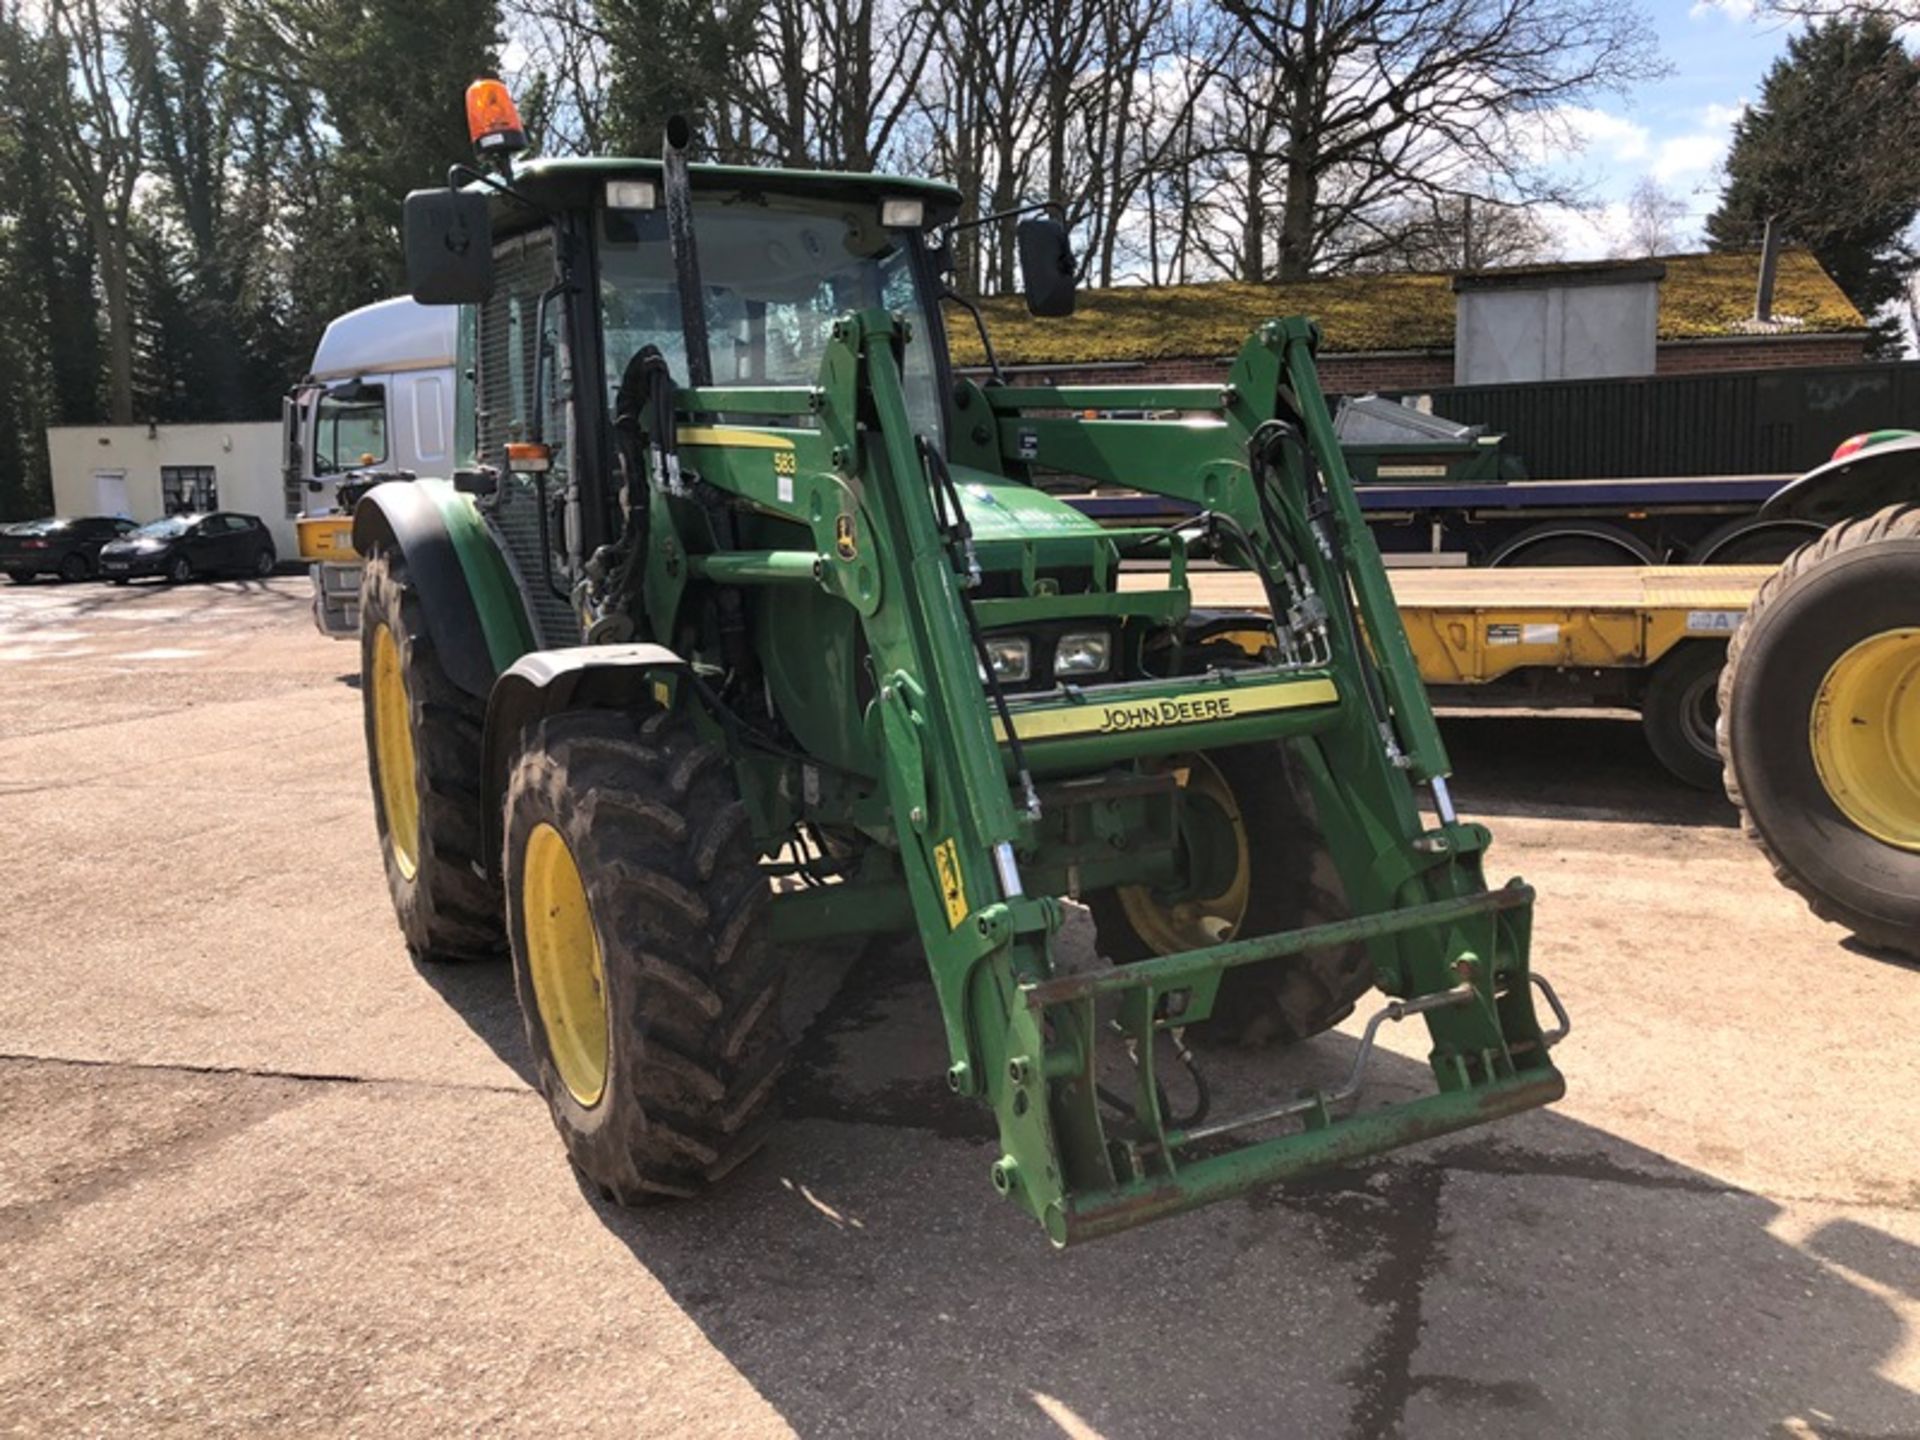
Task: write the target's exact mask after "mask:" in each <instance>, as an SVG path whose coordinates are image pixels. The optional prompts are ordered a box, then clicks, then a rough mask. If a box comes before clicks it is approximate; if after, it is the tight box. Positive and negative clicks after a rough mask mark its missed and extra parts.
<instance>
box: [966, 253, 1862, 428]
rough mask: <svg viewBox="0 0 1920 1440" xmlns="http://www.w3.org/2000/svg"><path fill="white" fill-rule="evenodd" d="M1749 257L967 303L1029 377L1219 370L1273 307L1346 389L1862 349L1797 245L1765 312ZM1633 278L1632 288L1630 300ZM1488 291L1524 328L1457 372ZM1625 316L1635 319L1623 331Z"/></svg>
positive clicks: (1196, 378) (1835, 356)
mask: <svg viewBox="0 0 1920 1440" xmlns="http://www.w3.org/2000/svg"><path fill="white" fill-rule="evenodd" d="M1759 270H1760V257H1759V254H1758V253H1757V252H1754V253H1713V254H1704V255H1672V256H1666V257H1663V258H1661V259H1659V260H1654V261H1634V262H1627V263H1621V262H1613V261H1601V262H1594V263H1583V264H1570V265H1533V266H1520V267H1513V268H1509V269H1502V270H1487V271H1476V272H1469V273H1465V274H1459V275H1455V274H1450V273H1436V274H1385V275H1343V276H1338V277H1335V278H1331V279H1324V280H1307V281H1301V282H1297V283H1293V284H1284V285H1282V284H1257V285H1256V284H1247V283H1244V282H1240V281H1218V282H1214V283H1209V284H1202V285H1173V286H1161V287H1158V288H1150V287H1147V286H1116V287H1114V288H1112V289H1106V290H1086V291H1082V292H1081V294H1080V299H1079V305H1078V308H1077V310H1076V312H1075V314H1074V315H1073V316H1072V317H1071V318H1069V319H1065V320H1036V319H1034V318H1033V317H1032V316H1030V315H1028V314H1027V312H1026V309H1025V307H1024V306H1023V305H1022V303H1021V301H1020V299H1019V297H1018V296H998V297H995V298H992V299H989V300H985V301H983V302H981V309H982V311H983V313H984V314H985V316H986V320H987V325H988V328H989V331H990V333H991V334H992V337H993V342H994V349H995V352H996V354H997V356H998V359H999V361H1000V364H1001V366H1002V368H1003V369H1005V370H1007V371H1008V372H1010V373H1011V374H1013V375H1014V376H1016V377H1017V378H1019V379H1021V380H1024V381H1028V382H1033V383H1052V384H1093V383H1106V384H1145V383H1156V382H1157V383H1181V382H1207V381H1216V380H1220V379H1222V378H1224V376H1225V374H1226V368H1227V365H1228V363H1229V361H1230V360H1231V357H1232V355H1233V353H1234V352H1235V351H1236V350H1237V349H1238V348H1239V346H1240V344H1241V342H1242V341H1244V340H1245V338H1246V337H1247V335H1248V334H1250V333H1251V332H1252V330H1253V329H1254V327H1255V326H1256V325H1258V324H1259V323H1260V322H1261V321H1263V320H1267V319H1270V318H1272V317H1274V316H1276V315H1289V314H1305V315H1310V316H1312V317H1313V318H1314V319H1316V320H1318V321H1319V322H1320V326H1321V330H1322V334H1323V336H1324V339H1323V342H1322V348H1321V352H1320V374H1321V380H1322V383H1323V384H1324V386H1325V387H1326V389H1327V390H1328V391H1329V392H1330V393H1333V394H1346V395H1353V394H1361V393H1364V392H1367V391H1376V390H1379V391H1405V390H1422V389H1429V388H1435V387H1441V386H1450V385H1454V384H1460V383H1478V382H1480V381H1483V380H1490V379H1496V378H1497V379H1500V380H1507V381H1512V380H1547V379H1561V378H1569V377H1572V376H1576V375H1632V374H1646V373H1654V374H1660V375H1667V374H1680V373H1689V372H1692V373H1698V372H1705V371H1725V370H1756V369H1774V368H1786V367H1795V368H1797V367H1803V366H1814V365H1846V364H1854V363H1858V362H1859V361H1860V360H1861V359H1862V358H1863V349H1864V345H1865V342H1866V337H1867V330H1866V322H1865V320H1864V319H1863V318H1862V317H1861V315H1860V312H1859V311H1858V310H1857V309H1855V308H1854V306H1853V304H1852V303H1851V302H1850V301H1849V300H1848V299H1847V297H1846V296H1845V295H1844V294H1842V293H1841V291H1840V287H1839V286H1837V285H1835V284H1834V282H1833V280H1832V278H1831V277H1830V276H1829V275H1828V274H1827V273H1826V271H1825V270H1823V269H1821V267H1820V263H1819V261H1817V260H1816V259H1814V257H1813V255H1812V254H1811V253H1809V252H1808V251H1806V250H1799V249H1788V250H1783V251H1782V252H1781V255H1780V263H1779V270H1778V274H1777V278H1776V282H1775V287H1774V297H1773V305H1772V309H1771V312H1770V315H1769V317H1768V318H1767V319H1764V320H1762V319H1756V318H1755V309H1754V297H1755V289H1756V282H1757V281H1758V278H1759ZM1636 296H1639V297H1640V298H1641V299H1642V301H1643V303H1641V304H1638V305H1636V304H1635V303H1634V300H1635V297H1636ZM1496 305H1497V306H1500V307H1503V308H1502V310H1501V315H1502V316H1503V317H1505V316H1510V315H1511V314H1514V313H1519V312H1520V311H1524V312H1525V316H1526V318H1525V320H1524V321H1523V322H1522V323H1521V328H1520V330H1519V331H1515V330H1514V329H1513V327H1512V323H1511V321H1510V320H1507V319H1503V320H1502V321H1501V323H1503V324H1506V325H1507V327H1508V328H1507V331H1506V332H1505V338H1506V339H1507V340H1511V339H1512V337H1513V336H1514V335H1515V334H1520V335H1522V336H1523V337H1524V343H1510V344H1507V345H1506V346H1505V347H1504V353H1503V354H1502V355H1501V356H1500V357H1499V358H1500V360H1501V361H1503V362H1504V368H1503V369H1502V370H1500V372H1499V373H1498V375H1497V376H1496V375H1492V374H1488V373H1484V371H1483V372H1482V373H1468V360H1467V348H1468V346H1469V345H1472V346H1477V347H1478V348H1477V350H1476V352H1475V353H1476V354H1484V353H1485V351H1486V348H1487V346H1486V342H1485V340H1484V336H1485V334H1486V333H1487V330H1486V326H1485V325H1484V324H1481V323H1476V320H1475V316H1476V314H1477V313H1492V311H1493V307H1495V306H1496ZM1583 307H1584V308H1583ZM1594 326H1599V327H1601V328H1605V327H1608V326H1611V327H1612V328H1613V329H1614V330H1615V331H1619V330H1620V329H1621V327H1625V331H1626V332H1627V333H1625V335H1624V340H1625V342H1626V343H1624V344H1622V343H1619V342H1620V341H1621V340H1622V338H1623V337H1622V335H1620V334H1614V335H1612V336H1602V337H1601V338H1600V339H1599V340H1598V341H1594V340H1593V337H1592V336H1591V335H1590V334H1589V333H1588V332H1589V330H1590V329H1591V328H1593V327H1594ZM1636 326H1638V327H1641V328H1642V329H1650V330H1651V331H1652V333H1651V334H1644V335H1641V336H1640V337H1638V339H1639V343H1637V344H1636V343H1635V337H1634V336H1633V334H1632V333H1631V332H1632V330H1633V328H1634V327H1636ZM948 330H949V334H950V337H951V341H952V344H953V350H954V358H955V362H956V364H958V365H960V366H961V367H962V368H963V369H974V368H976V367H979V366H980V365H981V364H982V362H983V356H982V353H981V350H980V343H979V340H978V338H977V336H976V334H975V332H974V329H973V327H972V325H971V324H970V323H968V321H967V320H966V318H965V317H964V316H963V315H959V314H953V315H951V316H950V317H949V323H948ZM1589 342H1591V343H1589ZM1622 357H1626V358H1622ZM1648 357H1650V365H1649V358H1648ZM1475 363H1476V364H1480V363H1482V362H1479V361H1476V362H1475Z"/></svg>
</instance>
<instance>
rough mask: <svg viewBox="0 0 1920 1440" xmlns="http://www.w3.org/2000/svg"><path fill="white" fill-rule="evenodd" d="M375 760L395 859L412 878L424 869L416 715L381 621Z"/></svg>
mask: <svg viewBox="0 0 1920 1440" xmlns="http://www.w3.org/2000/svg"><path fill="white" fill-rule="evenodd" d="M373 763H374V767H375V768H376V769H377V770H378V771H379V772H380V808H381V810H382V811H384V812H385V814H386V817H387V839H388V841H389V842H390V843H391V844H392V846H393V859H394V863H395V864H396V865H398V866H399V867H400V873H401V874H402V875H404V876H406V878H407V879H409V880H411V879H412V878H413V877H414V876H415V875H416V874H417V873H419V870H420V793H419V791H418V790H417V789H415V788H414V787H415V781H414V764H413V717H412V715H411V714H410V713H409V712H408V709H407V680H406V674H405V672H404V671H403V670H402V669H401V668H400V647H399V645H398V644H396V643H395V642H394V638H393V631H391V630H389V629H388V628H387V627H386V625H385V624H381V625H380V626H379V627H378V628H376V629H375V630H374V632H373Z"/></svg>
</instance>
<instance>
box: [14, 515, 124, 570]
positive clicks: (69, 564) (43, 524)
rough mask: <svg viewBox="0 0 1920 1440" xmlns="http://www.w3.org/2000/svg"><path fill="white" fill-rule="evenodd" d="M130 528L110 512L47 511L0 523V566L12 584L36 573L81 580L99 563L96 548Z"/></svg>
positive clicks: (98, 553)
mask: <svg viewBox="0 0 1920 1440" xmlns="http://www.w3.org/2000/svg"><path fill="white" fill-rule="evenodd" d="M132 529H133V521H131V520H122V519H119V518H117V517H115V516H112V515H50V516H48V517H47V518H46V519H45V520H24V521H21V522H20V523H19V524H17V525H8V526H5V527H0V570H5V571H6V572H7V578H8V579H9V580H11V581H13V583H14V584H16V585H24V584H26V583H27V582H28V581H29V580H31V579H33V578H34V577H35V576H37V575H58V576H59V577H60V578H61V579H62V580H85V579H88V578H89V577H90V576H92V575H93V574H94V572H95V571H96V569H97V568H98V566H99V563H100V548H101V546H103V545H105V544H106V543H107V542H108V541H109V540H114V539H118V538H119V537H120V536H122V535H125V534H126V533H127V532H128V531H130V530H132Z"/></svg>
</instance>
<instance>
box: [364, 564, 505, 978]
mask: <svg viewBox="0 0 1920 1440" xmlns="http://www.w3.org/2000/svg"><path fill="white" fill-rule="evenodd" d="M360 701H361V708H362V710H363V712H364V715H365V722H366V738H367V772H368V777H369V779H370V780H371V781H372V784H373V813H374V822H375V825H376V826H377V827H378V829H379V833H380V854H381V858H382V859H383V860H384V862H385V864H386V871H387V889H388V891H389V893H390V894H391V895H392V897H393V909H394V913H395V915H396V916H397V917H398V918H399V921H400V932H401V934H402V935H404V936H405V937H406V941H407V948H408V949H409V950H411V951H412V952H413V953H414V954H415V955H416V956H417V957H419V958H421V959H427V960H466V959H476V958H480V957H490V956H495V955H498V954H499V953H500V951H501V949H502V940H503V934H502V927H501V919H500V895H499V890H498V888H497V887H496V886H495V885H494V883H493V882H492V881H491V880H490V879H489V878H488V877H487V872H486V867H485V866H484V865H482V864H481V855H482V853H483V845H482V840H481V837H482V835H483V834H484V833H485V831H484V827H483V826H482V824H481V818H480V779H481V758H480V741H481V732H482V730H483V728H484V726H485V722H486V713H485V709H484V706H483V705H482V702H481V701H479V700H477V699H475V698H474V697H473V696H471V695H468V694H467V693H466V692H465V691H464V690H462V689H461V688H460V687H459V686H457V685H455V684H454V683H453V681H452V680H451V679H450V678H449V677H448V675H447V672H446V670H445V669H444V668H442V666H441V664H440V660H439V657H438V656H437V655H436V654H435V653H434V649H433V640H432V638H431V637H430V635H429V634H428V631H427V626H426V620H425V617H424V616H423V614H422V612H421V606H420V598H419V596H418V595H417V594H416V593H415V592H414V589H413V587H412V586H411V585H410V584H408V583H407V573H406V567H405V565H404V563H403V562H402V561H401V560H400V559H399V558H398V557H396V556H393V555H389V554H388V553H386V552H384V551H382V552H377V553H376V554H374V556H373V557H372V558H371V559H370V560H368V562H367V566H366V571H365V573H364V575H363V577H362V581H361V590H360Z"/></svg>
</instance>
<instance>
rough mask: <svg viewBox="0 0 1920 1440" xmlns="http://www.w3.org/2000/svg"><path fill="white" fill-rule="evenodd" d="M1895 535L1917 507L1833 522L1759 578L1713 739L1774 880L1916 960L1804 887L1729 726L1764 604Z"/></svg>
mask: <svg viewBox="0 0 1920 1440" xmlns="http://www.w3.org/2000/svg"><path fill="white" fill-rule="evenodd" d="M1896 539H1897V540H1920V505H1889V506H1888V507H1887V508H1886V509H1884V510H1880V511H1876V512H1875V513H1874V514H1872V515H1867V516H1862V517H1861V518H1859V519H1855V520H1848V521H1845V522H1843V523H1841V524H1839V525H1835V526H1834V527H1833V528H1831V529H1830V530H1828V531H1827V532H1826V533H1825V534H1823V535H1822V536H1820V538H1819V539H1817V540H1814V541H1812V542H1811V543H1809V544H1807V545H1803V546H1802V547H1801V548H1800V549H1798V550H1796V551H1795V552H1794V553H1793V554H1792V555H1790V556H1788V557H1787V560H1786V563H1785V564H1783V565H1782V566H1781V567H1780V568H1779V569H1778V570H1776V571H1774V572H1773V574H1771V575H1769V576H1768V577H1767V578H1766V579H1765V580H1764V581H1762V582H1761V585H1760V588H1759V590H1758V591H1756V592H1755V593H1754V597H1753V603H1752V604H1751V605H1750V606H1748V608H1747V614H1746V618H1745V620H1744V621H1743V622H1742V623H1741V625H1740V627H1739V628H1738V629H1737V630H1735V631H1734V632H1733V639H1732V640H1731V641H1730V642H1729V644H1728V646H1727V663H1726V665H1725V666H1724V667H1723V668H1722V669H1721V671H1720V695H1719V699H1720V724H1719V730H1718V735H1717V738H1718V740H1719V742H1720V759H1721V763H1722V775H1723V778H1724V781H1725V784H1726V790H1727V798H1728V799H1729V800H1731V801H1732V802H1733V803H1734V805H1735V807H1737V808H1738V809H1739V811H1740V829H1741V833H1743V834H1744V835H1745V836H1746V837H1747V840H1748V841H1749V842H1750V843H1751V844H1752V845H1753V847H1754V848H1755V849H1756V850H1758V851H1759V852H1760V854H1761V855H1762V856H1764V857H1765V858H1766V861H1767V864H1768V865H1769V866H1770V867H1771V868H1772V870H1773V875H1774V878H1775V879H1776V880H1778V881H1779V882H1780V883H1781V884H1782V885H1784V886H1785V887H1786V888H1787V889H1788V890H1791V891H1792V892H1793V893H1794V894H1796V895H1798V896H1799V897H1800V898H1801V899H1802V900H1804V901H1806V903H1807V908H1808V909H1809V910H1811V911H1812V912H1813V913H1814V914H1815V915H1816V916H1818V917H1819V918H1820V919H1822V920H1826V921H1829V922H1831V923H1833V924H1836V925H1843V926H1845V927H1846V928H1847V929H1849V930H1851V931H1852V932H1853V933H1854V934H1855V935H1857V936H1858V937H1859V938H1860V939H1861V940H1862V941H1864V942H1865V943H1866V944H1868V945H1872V946H1877V947H1880V948H1883V949H1888V950H1894V951H1898V952H1900V953H1901V954H1905V955H1909V956H1914V957H1916V958H1920V936H1916V935H1914V934H1912V933H1909V932H1908V931H1907V930H1905V929H1904V928H1902V927H1897V926H1889V925H1885V924H1879V923H1876V922H1875V921H1874V920H1873V919H1872V918H1871V917H1869V916H1865V915H1861V914H1859V913H1858V912H1856V911H1855V910H1854V909H1852V908H1851V907H1849V906H1846V905H1843V904H1840V903H1838V902H1836V901H1835V900H1834V899H1833V898H1832V897H1831V896H1829V895H1827V894H1826V893H1825V892H1824V891H1822V890H1820V889H1818V888H1816V887H1815V886H1813V885H1810V884H1809V883H1808V882H1807V881H1806V879H1805V878H1804V877H1803V876H1802V875H1801V874H1800V872H1799V871H1798V870H1796V869H1795V868H1794V867H1793V865H1792V864H1791V863H1790V862H1789V861H1788V860H1787V858H1786V857H1785V856H1784V855H1782V854H1781V853H1780V852H1779V851H1778V850H1777V849H1776V848H1775V847H1774V846H1773V845H1772V844H1770V843H1769V842H1768V839H1767V836H1766V833H1765V832H1764V831H1763V830H1762V829H1761V827H1760V826H1759V824H1758V823H1756V821H1755V819H1754V815H1753V812H1752V809H1751V807H1750V806H1749V805H1748V803H1747V800H1746V796H1745V795H1744V793H1743V790H1742V784H1741V780H1740V769H1739V764H1738V756H1737V752H1736V745H1735V742H1734V739H1733V735H1732V726H1731V724H1730V718H1731V716H1732V713H1733V699H1734V692H1735V689H1736V687H1737V686H1738V685H1739V683H1740V681H1739V675H1740V668H1741V666H1740V662H1741V658H1742V655H1743V653H1744V652H1745V650H1746V647H1747V641H1748V640H1749V639H1750V637H1751V636H1752V635H1753V634H1755V633H1756V626H1757V623H1758V622H1759V620H1760V619H1761V617H1762V616H1763V615H1764V614H1765V613H1766V612H1767V610H1768V609H1769V607H1771V606H1772V605H1774V604H1776V603H1777V602H1778V601H1779V600H1780V598H1781V597H1782V596H1783V595H1785V594H1787V593H1788V592H1789V591H1791V590H1793V589H1795V588H1796V587H1797V586H1798V585H1799V584H1800V583H1801V582H1802V581H1804V580H1807V579H1808V578H1809V577H1811V576H1812V575H1814V574H1815V573H1816V572H1818V571H1820V570H1822V569H1823V568H1824V567H1825V566H1826V565H1827V564H1828V563H1829V562H1830V561H1832V560H1834V559H1835V558H1836V557H1838V556H1841V555H1844V554H1847V553H1849V552H1851V551H1855V550H1859V549H1861V548H1863V547H1865V546H1868V545H1873V544H1877V543H1879V542H1881V541H1884V540H1896Z"/></svg>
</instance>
